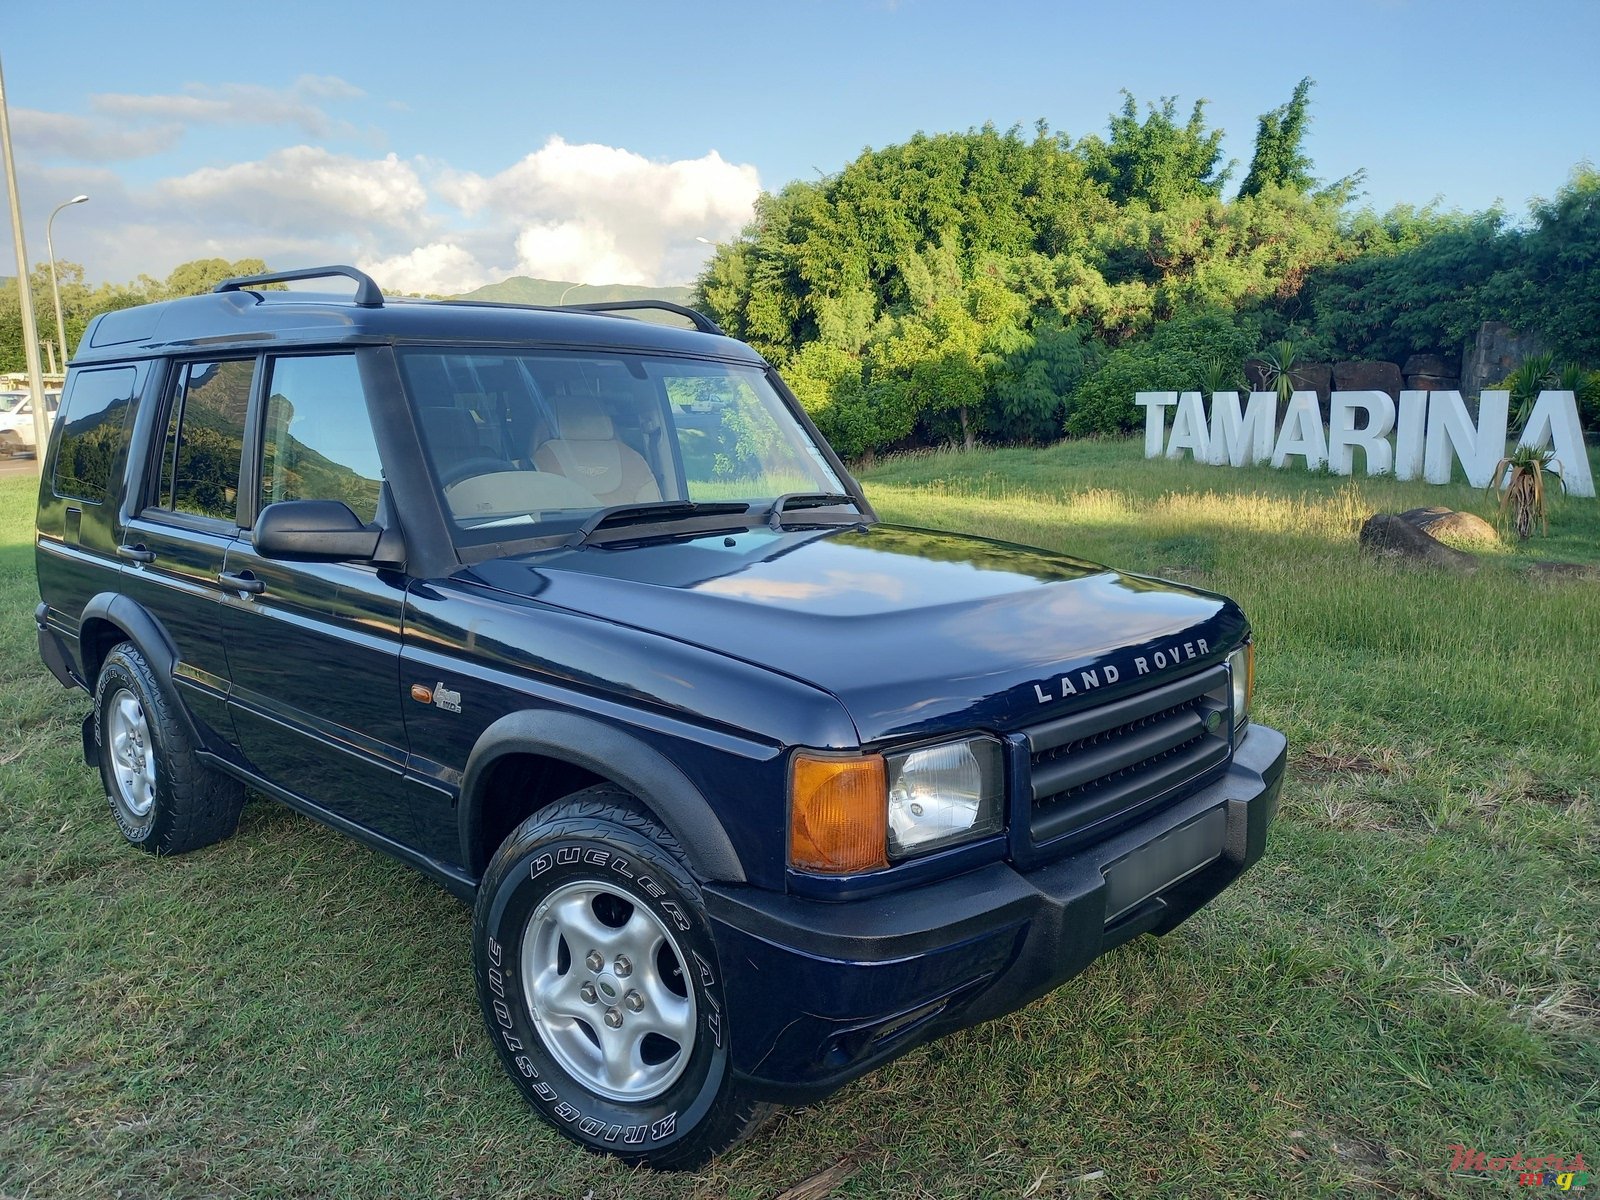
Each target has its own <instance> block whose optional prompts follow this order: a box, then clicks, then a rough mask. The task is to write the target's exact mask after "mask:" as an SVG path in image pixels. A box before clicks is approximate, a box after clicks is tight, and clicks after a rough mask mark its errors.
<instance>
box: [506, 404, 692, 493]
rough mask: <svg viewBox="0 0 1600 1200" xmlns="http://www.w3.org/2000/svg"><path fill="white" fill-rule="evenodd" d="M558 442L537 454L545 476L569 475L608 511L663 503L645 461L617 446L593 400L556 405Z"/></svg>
mask: <svg viewBox="0 0 1600 1200" xmlns="http://www.w3.org/2000/svg"><path fill="white" fill-rule="evenodd" d="M555 418H556V436H555V437H554V438H552V439H551V440H550V441H548V442H546V443H545V444H544V445H542V446H540V447H539V448H538V449H537V450H535V451H534V453H533V465H534V466H536V467H538V468H539V470H541V471H551V472H553V473H555V474H557V475H565V476H566V477H567V478H568V479H570V480H571V481H572V482H573V483H576V484H578V485H579V486H580V487H582V488H584V489H585V490H586V491H588V492H591V493H593V495H594V497H595V499H596V500H598V501H600V503H601V504H602V505H603V506H610V505H613V504H638V503H642V502H644V501H648V500H659V499H661V487H660V485H659V484H658V483H657V482H656V477H655V475H654V474H652V473H651V470H650V464H649V463H647V462H645V460H644V455H642V454H640V453H639V452H638V451H637V450H635V449H634V448H633V447H632V446H629V445H626V444H625V443H623V442H621V441H619V440H617V436H616V430H615V429H614V428H613V427H612V425H611V418H610V417H608V416H607V415H606V414H605V413H603V412H601V411H600V410H599V409H598V408H597V407H596V405H595V402H594V400H592V399H585V398H583V397H578V396H563V397H561V398H560V399H558V400H557V401H556V403H555Z"/></svg>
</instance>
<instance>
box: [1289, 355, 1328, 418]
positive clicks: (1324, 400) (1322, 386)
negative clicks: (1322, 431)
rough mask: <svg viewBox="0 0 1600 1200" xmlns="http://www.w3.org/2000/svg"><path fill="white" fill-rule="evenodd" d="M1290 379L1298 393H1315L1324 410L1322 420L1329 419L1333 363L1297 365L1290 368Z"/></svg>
mask: <svg viewBox="0 0 1600 1200" xmlns="http://www.w3.org/2000/svg"><path fill="white" fill-rule="evenodd" d="M1289 378H1290V379H1292V380H1293V381H1294V390H1295V391H1297V392H1315V393H1316V394H1317V404H1318V405H1319V406H1320V407H1321V409H1322V419H1323V420H1324V421H1326V420H1327V419H1328V396H1329V394H1330V393H1331V392H1332V391H1333V364H1332V363H1295V365H1294V366H1292V367H1291V368H1289Z"/></svg>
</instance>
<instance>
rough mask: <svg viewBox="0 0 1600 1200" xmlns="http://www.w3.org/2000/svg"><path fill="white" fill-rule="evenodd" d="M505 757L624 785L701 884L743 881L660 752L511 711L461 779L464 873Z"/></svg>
mask: <svg viewBox="0 0 1600 1200" xmlns="http://www.w3.org/2000/svg"><path fill="white" fill-rule="evenodd" d="M507 754H539V755H543V756H545V757H547V758H555V759H560V760H562V761H563V762H568V763H571V764H572V765H573V766H576V767H582V768H583V769H584V770H586V771H591V772H593V773H594V774H596V775H598V776H600V777H601V778H603V779H609V780H611V781H612V782H613V783H615V784H617V785H618V786H620V787H623V788H626V789H627V790H628V791H629V792H631V793H632V794H633V795H635V796H637V797H638V798H639V799H640V800H642V801H643V802H644V803H645V804H647V805H649V807H650V810H651V812H653V813H654V814H655V815H656V816H657V817H658V818H659V819H660V820H661V823H662V824H663V825H665V826H666V827H667V831H668V832H669V833H671V834H672V836H673V837H675V838H676V839H677V840H678V844H679V845H680V846H682V847H683V852H684V853H685V854H686V855H687V856H688V857H689V865H690V867H691V868H692V869H693V870H694V873H695V874H696V875H697V876H699V877H700V878H701V879H705V880H716V881H719V882H724V883H743V882H745V873H744V867H743V865H742V864H741V863H740V862H739V856H738V854H737V853H736V852H735V851H734V848H733V842H732V841H730V840H729V838H728V834H727V831H726V830H725V829H723V827H722V822H721V821H719V820H718V819H717V816H716V813H714V812H713V811H712V809H711V805H710V804H709V803H707V802H706V799H705V797H704V796H702V795H701V794H700V791H699V789H698V788H696V787H695V786H694V784H692V783H691V782H689V780H688V778H687V777H686V776H685V775H684V774H683V772H682V771H680V770H679V769H678V768H677V767H676V766H675V765H673V763H672V762H671V761H670V760H669V759H667V758H666V757H664V756H663V755H662V754H661V753H660V752H659V751H657V750H654V749H652V748H651V747H649V746H647V745H645V744H644V743H643V742H641V741H639V740H638V739H637V738H634V737H633V736H631V735H630V734H628V733H626V732H625V731H623V730H621V729H618V728H617V727H616V726H614V725H607V724H605V723H604V722H602V721H596V720H594V719H593V718H590V717H584V716H580V715H578V714H576V713H563V712H514V713H508V714H506V715H505V716H503V717H501V718H500V719H499V720H498V721H496V722H495V723H494V724H492V725H490V726H489V728H487V729H485V730H484V731H483V735H482V736H481V737H480V738H479V739H478V742H477V745H475V746H474V747H473V748H472V753H471V755H470V756H469V757H468V758H467V767H466V771H465V772H464V773H463V775H462V780H461V808H460V818H459V822H460V832H461V861H462V862H463V863H464V864H466V865H467V867H468V869H469V870H475V869H481V868H482V865H483V864H481V863H474V862H473V847H474V846H476V845H477V844H478V843H477V838H478V835H479V832H480V828H481V821H482V815H481V814H482V805H481V799H482V797H481V796H480V792H481V790H482V784H483V780H484V778H485V776H486V774H487V773H488V770H489V768H490V767H491V766H493V765H494V763H495V762H496V761H497V760H499V759H500V758H502V757H504V756H505V755H507Z"/></svg>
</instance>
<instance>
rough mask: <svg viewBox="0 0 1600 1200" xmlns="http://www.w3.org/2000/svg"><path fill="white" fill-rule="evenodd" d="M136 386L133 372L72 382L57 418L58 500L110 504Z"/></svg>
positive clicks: (106, 371) (83, 376)
mask: <svg viewBox="0 0 1600 1200" xmlns="http://www.w3.org/2000/svg"><path fill="white" fill-rule="evenodd" d="M137 383H138V372H137V371H136V370H135V369H134V368H133V367H131V366H126V367H106V368H102V369H100V370H93V371H88V370H86V371H79V372H78V373H77V374H76V375H75V376H74V377H73V381H72V388H71V389H70V390H69V391H68V392H67V395H66V397H65V399H64V400H63V402H62V405H61V411H60V414H59V416H58V417H57V421H58V423H59V424H60V426H61V432H60V435H59V439H58V441H57V444H56V461H55V472H54V476H53V481H54V487H55V491H56V495H58V496H63V497H68V498H70V499H74V500H82V501H85V502H86V503H89V504H100V503H103V502H104V501H105V498H106V493H107V491H108V490H109V489H110V486H111V468H112V465H113V464H114V463H115V462H116V458H117V453H118V451H119V450H120V449H121V448H122V440H123V437H124V436H125V430H126V429H127V423H128V414H129V413H130V412H131V411H132V409H133V398H134V394H135V391H136V389H137Z"/></svg>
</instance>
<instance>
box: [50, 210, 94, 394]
mask: <svg viewBox="0 0 1600 1200" xmlns="http://www.w3.org/2000/svg"><path fill="white" fill-rule="evenodd" d="M88 198H89V197H87V196H74V197H73V198H72V199H71V200H63V201H62V202H61V203H60V204H58V205H56V206H55V208H54V209H53V210H52V211H51V213H50V219H49V220H48V221H46V222H45V223H44V248H45V252H46V253H47V254H49V256H50V292H51V294H52V295H54V296H55V299H56V339H57V340H56V346H57V347H58V348H59V349H60V351H61V369H62V370H63V371H65V370H66V369H67V323H66V321H64V320H63V319H62V317H61V284H60V282H59V281H58V280H57V279H56V244H55V241H54V240H53V238H52V237H51V234H52V233H53V232H54V229H53V228H52V226H54V225H55V223H56V213H58V212H60V211H61V210H62V209H63V208H71V207H72V206H73V205H74V204H82V203H83V202H84V201H85V200H87V199H88Z"/></svg>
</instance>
